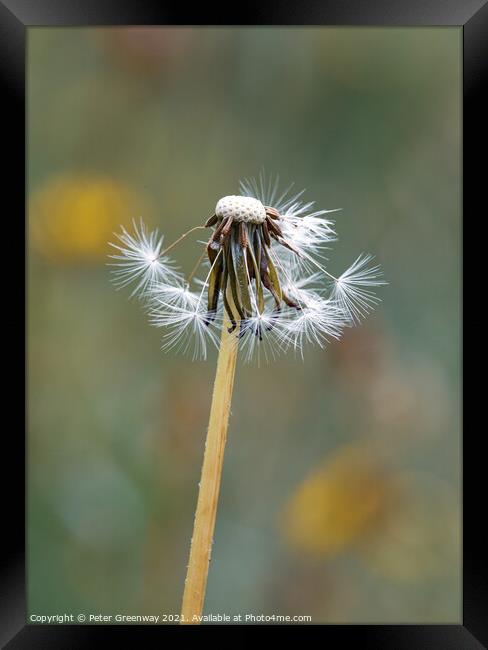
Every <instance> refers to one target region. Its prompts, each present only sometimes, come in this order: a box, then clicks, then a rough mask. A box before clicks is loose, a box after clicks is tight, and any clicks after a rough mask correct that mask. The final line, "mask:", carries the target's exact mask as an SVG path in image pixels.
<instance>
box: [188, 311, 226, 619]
mask: <svg viewBox="0 0 488 650" xmlns="http://www.w3.org/2000/svg"><path fill="white" fill-rule="evenodd" d="M229 326H230V321H229V318H228V316H227V315H226V316H225V318H224V323H223V326H222V336H221V342H220V351H219V358H218V362H217V372H216V375H215V383H214V390H213V397H212V406H211V409H210V420H209V424H208V432H207V440H206V443H205V453H204V457H203V467H202V476H201V480H200V487H199V492H198V502H197V509H196V513H195V522H194V526H193V537H192V542H191V548H190V560H189V563H188V570H187V574H186V580H185V590H184V594H183V605H182V608H181V623H182V624H187V625H188V624H189V625H192V624H198V623H200V622H201V618H200V617H201V615H202V610H203V603H204V599H205V588H206V585H207V575H208V568H209V563H210V555H211V551H212V543H213V535H214V528H215V518H216V514H217V503H218V499H219V489H220V479H221V475H222V465H223V461H224V450H225V443H226V440H227V427H228V423H229V414H230V405H231V399H232V389H233V386H234V375H235V368H236V360H237V349H238V339H237V337H236V336H235V334H234V335H232V334H229V332H228V331H227V330H228V328H229Z"/></svg>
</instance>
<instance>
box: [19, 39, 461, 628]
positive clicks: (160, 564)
mask: <svg viewBox="0 0 488 650" xmlns="http://www.w3.org/2000/svg"><path fill="white" fill-rule="evenodd" d="M460 44H461V32H460V30H459V29H457V28H437V29H430V28H429V29H425V28H409V29H391V28H388V29H381V28H380V29H370V28H367V29H366V28H358V29H351V28H322V29H317V28H313V29H312V28H290V29H289V28H286V29H282V28H242V29H241V28H239V29H234V28H219V29H214V28H212V29H210V28H209V29H187V28H170V29H166V28H123V29H119V28H117V29H115V28H108V29H106V28H104V29H94V28H90V29H79V28H76V29H66V28H62V29H59V28H54V29H53V28H30V29H29V33H28V128H29V140H28V151H29V162H28V189H29V240H28V244H29V265H28V273H29V287H28V295H29V303H28V351H29V375H28V376H29V399H28V403H29V407H28V409H29V414H28V417H29V433H28V435H29V438H28V463H29V474H28V602H29V604H28V608H29V614H57V613H64V612H71V613H74V614H76V613H78V612H83V613H86V614H89V613H104V614H117V613H126V614H161V613H178V612H179V608H180V602H181V596H182V590H183V582H184V577H185V570H186V564H187V556H188V551H189V542H190V536H191V529H192V524H193V514H194V507H195V504H196V497H197V484H198V481H199V474H200V467H201V461H202V455H203V446H204V436H205V432H206V425H207V417H208V411H209V405H210V398H211V389H212V381H213V374H214V370H215V359H216V355H215V352H212V354H211V355H210V358H209V359H208V360H207V361H206V362H192V361H191V360H190V359H187V358H184V357H178V356H176V355H175V354H163V353H162V352H161V351H160V332H159V331H157V330H156V329H153V328H151V327H150V326H149V325H148V324H147V322H146V319H145V316H144V314H143V313H142V311H141V310H140V308H139V305H138V304H137V302H136V301H128V300H127V297H128V292H125V293H124V292H116V291H115V290H114V288H113V286H112V285H111V283H110V277H109V275H110V274H109V271H108V268H107V266H106V262H107V254H108V252H109V247H108V245H107V241H108V240H109V239H112V238H113V237H112V232H113V231H114V230H117V229H118V227H119V224H124V225H125V226H129V225H130V221H131V219H132V218H133V217H139V216H143V218H144V220H145V221H146V222H147V223H148V224H150V225H152V226H157V227H159V228H160V229H161V230H162V231H163V232H164V233H165V235H166V237H167V238H168V239H167V241H171V240H173V239H174V238H176V237H177V236H178V235H179V234H180V233H181V232H182V231H183V230H186V229H187V228H189V227H191V226H193V225H196V224H200V223H202V222H203V220H204V219H205V218H206V217H208V215H209V214H211V212H212V210H213V208H214V205H215V203H216V201H217V199H218V198H220V197H221V196H223V195H225V194H232V193H235V192H236V191H237V181H238V179H239V178H241V177H243V176H252V175H256V174H257V173H259V170H260V169H261V167H263V166H264V168H265V169H266V170H267V171H269V172H273V173H276V172H277V173H279V174H280V176H281V178H282V179H283V182H284V183H289V182H291V181H295V183H296V187H297V189H301V188H302V187H306V188H307V193H306V196H307V197H308V198H310V199H312V200H316V201H317V203H318V205H319V206H320V207H324V208H338V207H340V208H342V211H341V212H339V213H337V215H335V216H336V217H337V230H338V234H339V242H338V243H337V244H336V245H335V246H334V250H333V252H332V253H331V261H330V268H331V269H332V270H333V271H337V272H340V271H342V270H343V269H344V268H345V267H346V266H347V265H348V264H349V263H350V262H352V261H353V259H354V257H355V256H356V255H357V254H359V253H360V252H362V251H366V252H371V253H374V254H376V256H377V258H378V261H379V262H380V263H381V264H382V265H383V267H384V269H385V273H386V276H387V279H388V281H389V286H388V287H386V288H385V289H383V290H382V291H381V296H382V298H383V302H382V303H381V305H380V306H379V308H378V309H377V310H376V312H375V313H374V314H373V315H372V316H371V317H370V318H369V319H368V320H367V321H366V322H365V324H364V325H362V326H361V327H359V328H356V329H353V330H350V331H348V332H347V333H346V336H345V337H344V338H343V340H342V341H341V342H339V343H333V344H332V345H331V346H329V348H328V349H327V350H324V351H322V350H317V349H313V350H307V351H306V354H305V362H304V363H303V362H302V361H301V360H299V359H295V358H294V357H293V356H288V357H282V358H280V359H279V360H278V361H277V362H275V363H273V364H271V365H268V366H266V365H261V366H260V367H258V366H257V365H244V364H240V366H239V367H238V374H237V382H236V387H235V393H234V400H233V410H232V418H231V423H230V430H229V441H228V447H227V451H226V459H225V467H224V475H223V485H222V494H221V500H220V506H219V513H218V520H217V527H216V534H215V544H214V547H213V554H212V562H211V568H210V575H209V583H208V591H207V600H206V609H205V611H206V613H219V612H220V613H227V614H238V613H244V614H245V613H256V614H261V613H264V614H273V613H275V614H289V615H301V614H306V615H311V616H312V617H313V621H314V622H319V623H320V622H331V623H361V622H369V623H383V622H384V623H389V622H392V623H410V622H412V623H413V622H417V623H454V622H459V621H460V496H459V489H460V484H459V482H460V467H459V462H460V428H459V371H460V367H459V309H460V299H459V270H460V252H459V248H460V208H459V202H460ZM197 239H198V237H196V238H195V239H194V240H193V241H191V240H189V241H186V242H185V243H184V244H183V245H182V246H181V247H180V249H179V250H178V252H177V254H176V255H175V256H176V257H177V258H178V260H179V261H181V263H182V265H183V266H184V267H185V268H186V269H187V270H189V269H190V268H191V266H192V264H193V262H194V261H195V259H196V257H197V256H198V254H199V250H198V247H197V243H196V241H197Z"/></svg>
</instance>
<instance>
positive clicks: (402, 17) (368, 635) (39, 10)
mask: <svg viewBox="0 0 488 650" xmlns="http://www.w3.org/2000/svg"><path fill="white" fill-rule="evenodd" d="M233 8H234V9H235V7H233ZM240 8H241V9H242V11H241V12H240V15H238V12H237V11H231V10H230V9H231V7H230V5H229V6H228V7H227V8H226V7H225V6H223V5H222V4H221V3H219V4H215V6H213V7H209V6H208V3H202V4H201V5H200V6H199V8H196V9H195V10H194V11H193V10H192V12H191V15H190V14H188V15H185V8H184V7H182V6H181V3H179V4H178V3H169V2H164V3H163V2H157V1H145V0H139V1H136V0H132V1H131V2H129V1H126V2H116V1H115V0H112V1H110V0H83V2H79V1H78V2H75V1H74V0H0V87H1V89H2V108H3V112H4V115H5V117H4V129H3V131H4V147H3V152H2V153H3V156H2V157H3V161H4V172H3V178H4V179H5V181H6V182H5V184H4V193H5V196H4V204H5V200H6V199H7V198H8V199H9V203H10V208H9V211H8V219H5V221H4V230H8V231H9V232H8V234H6V236H7V237H8V238H9V242H10V241H12V242H17V243H16V244H15V246H13V245H12V253H13V255H14V259H13V261H12V262H11V264H15V267H16V268H18V267H19V266H20V261H19V253H22V254H24V257H25V247H24V244H23V243H21V242H25V221H24V220H22V218H21V215H23V214H25V163H26V160H25V158H26V155H25V142H26V129H25V63H26V29H27V28H28V27H31V26H39V25H44V26H60V27H62V26H78V25H80V26H95V25H152V24H156V25H158V24H160V25H171V24H175V25H186V24H191V25H199V24H202V25H219V24H220V25H240V24H243V25H274V24H277V25H280V24H281V25H344V26H348V25H355V26H390V25H391V26H447V25H451V26H458V27H459V28H460V29H462V32H463V84H464V107H463V161H462V164H463V213H466V214H468V215H470V216H471V217H472V218H471V219H469V228H468V227H467V228H466V229H464V230H463V239H464V243H466V235H467V234H468V232H469V233H470V232H473V231H474V229H477V221H476V218H475V215H476V216H477V213H476V211H475V210H476V209H479V210H480V213H479V214H480V217H481V220H482V219H483V213H484V211H485V210H486V208H484V207H483V206H484V202H483V200H482V194H481V193H482V192H483V189H484V183H483V180H484V176H485V175H486V168H487V165H486V162H485V163H484V164H480V163H479V158H478V156H479V154H480V153H481V156H480V159H481V160H483V158H484V157H485V154H484V150H483V133H484V129H483V127H484V124H483V122H484V118H485V117H486V115H488V104H487V102H486V100H484V98H483V89H486V88H488V0H322V1H319V0H315V1H314V0H301V2H299V3H292V2H289V3H281V4H278V3H276V2H275V3H270V4H269V5H267V4H266V3H264V2H260V3H259V4H258V5H257V6H252V3H246V5H245V7H244V8H242V7H240ZM187 11H188V9H187ZM484 140H485V142H486V137H485V139H484ZM23 143H24V146H23ZM476 154H478V156H477V155H476ZM485 182H486V181H485ZM481 220H480V221H481ZM12 229H13V233H11V232H10V231H11V230H12ZM16 246H18V247H19V251H17V250H16ZM9 268H11V266H10V265H9V266H8V267H7V271H6V272H7V273H9ZM461 271H462V272H464V269H461ZM4 272H5V267H4ZM16 272H17V273H18V271H16ZM470 277H472V276H470ZM5 285H6V288H5V289H4V295H5V294H6V298H5V299H6V301H7V302H8V303H9V305H8V307H7V311H8V313H9V314H11V316H9V317H8V318H5V320H7V325H8V331H9V338H8V339H4V341H5V342H7V340H8V345H5V346H4V349H5V348H7V347H8V348H10V347H12V348H13V344H11V343H10V341H11V340H12V341H13V340H14V338H15V336H16V335H17V336H19V333H22V328H21V327H20V326H19V325H18V321H19V319H20V315H21V314H22V313H23V312H24V313H25V309H24V304H25V303H24V302H23V298H22V292H21V291H20V290H19V286H18V283H17V282H16V283H15V285H14V283H11V282H9V281H7V282H6V283H5ZM24 322H25V320H24ZM24 334H25V332H24ZM20 335H21V334H20ZM479 338H481V337H479ZM24 340H25V336H24ZM19 344H20V346H21V349H22V343H20V342H19ZM462 348H463V349H464V345H463V346H462ZM13 356H14V357H17V359H16V361H15V362H14V370H15V367H16V368H17V370H18V368H19V365H20V364H19V361H18V358H19V357H18V355H13ZM21 370H22V366H21ZM6 374H7V373H4V376H6ZM9 377H11V378H12V379H11V380H10V381H9V382H8V389H9V390H10V391H11V395H9V401H8V406H6V407H4V408H5V413H6V414H7V415H8V414H9V413H10V415H12V418H11V422H12V424H10V425H9V426H8V427H4V432H3V433H4V435H3V445H4V455H3V465H4V468H7V469H9V470H10V476H9V478H8V481H7V484H6V486H5V488H4V492H3V495H4V499H3V508H2V511H3V521H4V534H3V541H4V545H5V550H4V553H3V555H2V573H1V577H2V585H1V597H0V631H1V632H0V641H1V642H2V643H3V644H6V645H5V646H3V647H6V648H9V650H10V649H12V650H16V649H22V650H23V649H25V648H36V649H43V650H44V649H49V650H54V649H55V648H63V649H67V648H69V649H70V650H76V649H77V648H95V647H100V646H103V645H104V644H105V643H109V642H115V643H118V644H122V645H124V643H131V645H132V643H136V642H137V644H141V645H144V647H147V648H150V647H155V646H156V644H158V645H159V644H160V642H161V637H160V635H161V629H162V628H161V627H159V626H156V627H153V626H124V627H117V626H77V625H66V626H64V625H59V626H47V625H46V626H38V625H27V624H26V621H25V616H26V615H25V605H26V588H25V579H26V572H25V539H24V535H25V519H24V507H23V506H24V498H25V485H24V480H25V478H24V477H25V453H26V446H25V436H24V432H23V429H24V430H25V428H26V427H23V426H21V424H24V423H23V422H22V417H19V415H18V412H16V411H15V412H14V407H13V403H14V398H15V397H18V396H20V395H22V394H24V392H25V373H24V372H23V371H21V372H20V374H19V373H13V372H12V373H11V374H9ZM10 397H11V398H12V399H10ZM463 397H464V395H463ZM19 408H20V413H22V412H23V411H24V410H25V409H24V408H23V404H21V405H20V407H19ZM14 414H15V417H13V416H14ZM482 436H483V430H482V426H480V425H478V427H476V428H473V429H472V430H470V429H464V433H463V450H462V452H463V454H462V455H463V504H464V505H463V620H462V624H459V625H456V624H453V625H397V626H395V625H384V626H383V625H354V626H347V625H344V626H342V625H341V626H337V625H319V626H311V627H313V628H314V629H315V631H316V632H318V633H319V634H320V635H321V636H323V639H324V641H325V642H326V643H327V642H328V643H330V642H335V643H337V644H339V643H340V644H341V646H342V645H343V644H351V645H356V644H357V645H359V646H360V647H366V648H375V649H378V648H392V649H394V650H402V649H403V648H414V649H415V650H420V649H423V648H425V649H427V648H429V649H435V648H439V649H442V650H449V649H451V648H452V650H465V649H466V650H468V649H471V648H473V649H475V648H482V647H488V625H487V621H488V616H487V613H488V599H487V591H488V590H487V579H486V566H485V565H486V562H485V554H486V550H485V545H486V543H485V534H484V533H483V534H482V533H481V532H480V530H481V528H480V527H481V525H482V524H481V523H480V522H482V521H483V519H484V517H483V511H484V510H485V509H486V506H485V502H484V499H483V489H482V487H483V480H482V477H483V469H482V463H484V460H483V455H482V454H481V453H480V447H479V446H480V444H481V443H480V439H481V438H482ZM4 474H5V469H4ZM170 627H172V626H164V628H165V629H169V628H170ZM207 627H210V626H205V627H204V628H203V629H206V628H207ZM308 627H310V626H308ZM178 629H181V630H182V633H183V634H187V633H188V632H186V630H188V629H195V628H192V627H187V626H183V627H181V628H178ZM197 629H202V628H197ZM302 629H303V627H302ZM183 630H185V632H183ZM141 635H142V636H141ZM142 638H144V641H143V642H141V639H142ZM134 639H137V641H133V640H134Z"/></svg>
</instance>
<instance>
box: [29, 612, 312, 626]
mask: <svg viewBox="0 0 488 650" xmlns="http://www.w3.org/2000/svg"><path fill="white" fill-rule="evenodd" d="M182 622H190V621H186V620H185V619H183V618H182V616H181V614H51V615H45V614H31V615H30V616H29V623H35V624H42V625H69V624H70V623H73V624H75V625H76V624H78V623H88V624H91V625H94V624H97V623H109V624H112V625H113V624H130V623H148V624H152V625H158V624H162V623H182ZM191 622H193V623H311V622H312V617H311V616H306V615H300V616H284V615H281V614H205V615H202V616H196V615H195V616H193V618H192V620H191Z"/></svg>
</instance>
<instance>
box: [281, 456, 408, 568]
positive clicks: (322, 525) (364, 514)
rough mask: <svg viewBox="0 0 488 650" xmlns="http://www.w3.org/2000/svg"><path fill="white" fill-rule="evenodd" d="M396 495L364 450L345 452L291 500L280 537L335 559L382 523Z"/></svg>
mask: <svg viewBox="0 0 488 650" xmlns="http://www.w3.org/2000/svg"><path fill="white" fill-rule="evenodd" d="M396 492H397V490H396V484H395V481H394V478H393V476H392V475H391V474H390V473H389V472H388V471H387V469H386V468H385V467H384V466H383V465H382V464H381V462H379V461H378V460H376V459H374V458H373V456H372V454H371V453H370V452H368V450H367V449H366V448H365V446H364V445H360V444H356V445H348V446H346V447H343V448H341V449H339V451H337V452H336V453H335V454H333V455H332V456H330V457H329V458H327V459H326V461H325V462H324V463H323V464H322V465H320V466H319V467H318V468H316V469H314V470H313V471H312V472H311V474H310V475H309V476H308V477H307V478H306V479H305V480H304V481H303V482H302V483H301V484H300V485H299V486H298V487H297V488H296V490H295V491H294V492H293V494H292V495H291V497H290V499H289V500H288V502H287V503H286V505H285V508H284V511H283V517H282V522H281V523H282V530H283V534H284V537H285V539H286V541H287V542H288V543H289V544H290V545H291V546H293V547H295V548H297V549H299V550H301V551H305V552H308V553H311V554H320V555H334V554H335V553H337V552H339V551H342V550H343V549H344V548H345V547H347V546H349V545H350V544H352V543H353V542H356V541H357V540H358V539H361V538H363V537H365V536H367V535H368V534H369V533H370V532H372V531H373V530H374V529H375V528H377V527H378V525H380V524H381V522H382V521H383V519H384V518H385V517H386V515H387V514H388V513H389V511H390V510H391V507H390V506H391V503H392V500H393V498H395V496H396Z"/></svg>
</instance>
